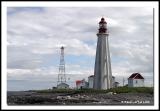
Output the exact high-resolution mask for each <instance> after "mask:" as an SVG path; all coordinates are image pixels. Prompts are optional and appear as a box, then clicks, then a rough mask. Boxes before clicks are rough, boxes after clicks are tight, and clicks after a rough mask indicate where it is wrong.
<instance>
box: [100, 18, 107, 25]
mask: <svg viewBox="0 0 160 111" xmlns="http://www.w3.org/2000/svg"><path fill="white" fill-rule="evenodd" d="M101 23H104V24H106V23H107V22H106V21H105V19H104V18H103V17H102V18H101V21H100V22H99V24H101Z"/></svg>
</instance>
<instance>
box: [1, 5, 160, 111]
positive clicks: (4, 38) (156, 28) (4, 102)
mask: <svg viewBox="0 0 160 111" xmlns="http://www.w3.org/2000/svg"><path fill="white" fill-rule="evenodd" d="M52 3H53V4H52ZM14 6H15V7H23V6H27V7H33V6H34V7H44V6H45V7H71V6H72V7H152V8H155V18H154V22H155V24H154V34H155V35H154V58H155V61H154V62H155V64H154V71H155V73H154V74H155V75H154V87H155V90H154V93H155V94H154V95H155V98H154V103H155V105H154V106H117V107H116V106H8V105H7V100H6V97H7V96H6V89H7V82H6V80H7V79H6V78H7V75H6V74H7V69H6V67H7V64H6V63H7V60H6V57H7V51H6V44H7V31H6V30H7V24H6V23H7V13H6V12H7V7H14ZM158 13H159V7H158V2H2V22H1V23H2V26H3V28H2V74H1V75H2V78H1V80H2V84H1V86H2V89H1V91H2V93H1V97H2V99H1V101H2V102H1V104H2V109H108V110H110V109H147V110H149V109H158V108H159V107H158V105H159V100H158V99H159V95H158V91H159V89H158V85H159V84H158V76H159V74H158V60H157V59H158V37H159V33H158V31H159V26H158V20H159V18H158V17H159V16H158ZM157 96H158V97H157Z"/></svg>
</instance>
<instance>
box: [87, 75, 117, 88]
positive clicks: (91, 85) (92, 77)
mask: <svg viewBox="0 0 160 111" xmlns="http://www.w3.org/2000/svg"><path fill="white" fill-rule="evenodd" d="M93 85H94V75H91V76H89V77H88V88H93ZM118 86H119V82H116V81H115V77H114V76H112V88H115V87H118Z"/></svg>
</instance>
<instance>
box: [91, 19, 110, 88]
mask: <svg viewBox="0 0 160 111" xmlns="http://www.w3.org/2000/svg"><path fill="white" fill-rule="evenodd" d="M108 36H109V34H108V31H107V22H106V21H105V19H104V18H101V21H100V22H99V31H98V33H97V37H98V41H97V49H96V60H95V68H94V86H93V87H94V89H109V88H111V87H112V71H111V59H110V52H109V43H108Z"/></svg>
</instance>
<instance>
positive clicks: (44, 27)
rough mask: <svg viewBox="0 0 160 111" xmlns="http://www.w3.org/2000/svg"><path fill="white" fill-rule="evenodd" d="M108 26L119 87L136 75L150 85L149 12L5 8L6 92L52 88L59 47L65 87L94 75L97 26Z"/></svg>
mask: <svg viewBox="0 0 160 111" xmlns="http://www.w3.org/2000/svg"><path fill="white" fill-rule="evenodd" d="M102 16H103V17H104V18H105V19H106V21H107V27H108V30H109V46H110V53H111V65H112V75H113V76H115V77H116V80H117V81H118V82H120V85H122V80H123V77H124V78H125V83H126V84H127V78H128V77H129V76H130V75H131V74H132V73H134V72H139V73H141V74H142V76H144V78H145V84H146V85H147V86H151V85H152V84H153V9H152V8H141V7H139V8H138V7H134V8H131V7H126V8H124V7H88V8H87V7H68V8H67V7H29V8H27V7H8V8H7V82H8V86H7V87H8V90H28V89H36V88H37V89H40V88H46V87H47V88H51V87H52V86H56V82H57V77H58V75H57V74H58V65H59V57H60V47H61V46H62V45H63V46H65V63H66V64H65V65H66V74H67V80H68V81H67V83H68V84H70V86H71V87H74V86H75V80H78V79H80V80H81V79H83V78H85V79H86V80H87V77H88V76H89V75H93V74H94V64H95V54H96V45H97V36H96V34H97V32H98V22H99V21H100V19H101V17H102Z"/></svg>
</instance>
